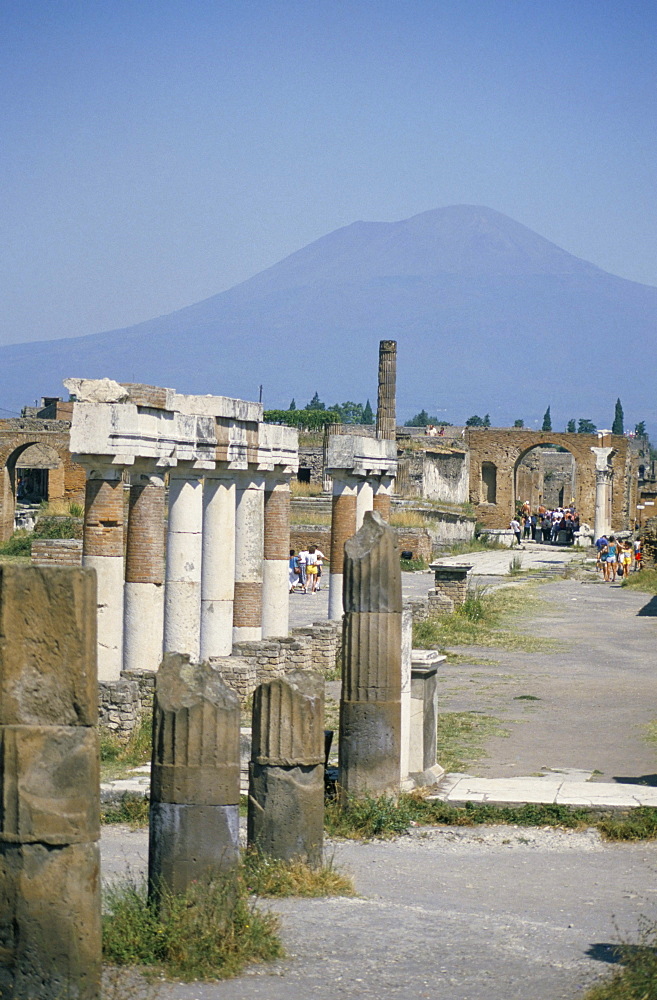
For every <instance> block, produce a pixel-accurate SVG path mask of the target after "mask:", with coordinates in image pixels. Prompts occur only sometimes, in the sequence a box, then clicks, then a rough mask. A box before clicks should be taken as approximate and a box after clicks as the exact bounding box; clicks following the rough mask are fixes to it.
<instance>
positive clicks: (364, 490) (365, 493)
mask: <svg viewBox="0 0 657 1000" xmlns="http://www.w3.org/2000/svg"><path fill="white" fill-rule="evenodd" d="M373 508H374V488H373V485H372V483H371V482H370V480H369V479H361V480H360V482H359V483H358V493H357V495H356V531H358V529H359V528H361V527H362V525H363V518H364V517H365V514H366V513H367V511H368V510H373Z"/></svg>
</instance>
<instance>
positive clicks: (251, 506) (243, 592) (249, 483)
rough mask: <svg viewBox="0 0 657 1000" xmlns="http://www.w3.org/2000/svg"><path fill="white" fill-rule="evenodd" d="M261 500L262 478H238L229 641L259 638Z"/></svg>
mask: <svg viewBox="0 0 657 1000" xmlns="http://www.w3.org/2000/svg"><path fill="white" fill-rule="evenodd" d="M264 498H265V481H264V478H263V477H262V476H260V475H255V474H251V475H249V474H242V475H240V477H239V479H238V481H237V495H236V516H235V604H234V608H233V642H248V641H258V640H259V639H262V563H263V558H262V556H263V547H264Z"/></svg>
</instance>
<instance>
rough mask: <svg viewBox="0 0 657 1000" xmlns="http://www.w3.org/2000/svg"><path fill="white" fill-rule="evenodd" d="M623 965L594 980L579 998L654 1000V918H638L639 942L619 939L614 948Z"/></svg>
mask: <svg viewBox="0 0 657 1000" xmlns="http://www.w3.org/2000/svg"><path fill="white" fill-rule="evenodd" d="M614 951H615V957H616V960H617V961H618V962H619V963H620V965H621V966H622V968H618V969H616V970H615V971H614V973H613V974H612V976H611V978H610V979H606V980H605V981H604V982H601V983H597V984H596V985H595V986H593V987H592V988H591V989H590V990H587V992H586V993H585V994H584V996H583V997H582V1000H653V998H654V997H657V922H655V921H652V920H648V919H647V918H646V917H641V918H640V919H639V942H638V944H629V943H628V942H621V943H620V944H618V946H617V947H616V948H615V949H614Z"/></svg>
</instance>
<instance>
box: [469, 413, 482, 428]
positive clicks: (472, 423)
mask: <svg viewBox="0 0 657 1000" xmlns="http://www.w3.org/2000/svg"><path fill="white" fill-rule="evenodd" d="M465 426H466V427H483V426H484V422H483V420H482V419H481V417H479V416H477V414H476V413H475V415H474V417H468V419H467V420H466V422H465Z"/></svg>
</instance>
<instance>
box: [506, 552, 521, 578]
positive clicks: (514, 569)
mask: <svg viewBox="0 0 657 1000" xmlns="http://www.w3.org/2000/svg"><path fill="white" fill-rule="evenodd" d="M521 573H522V556H518V555H515V556H512V557H511V561H510V563H509V576H519V575H520V574H521Z"/></svg>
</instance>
